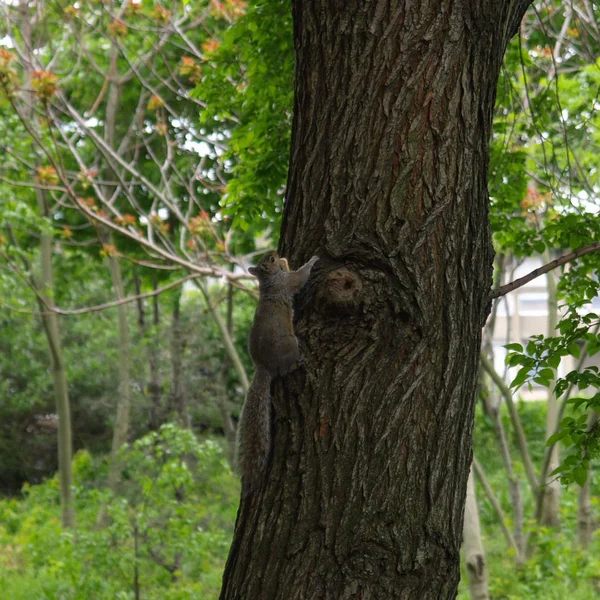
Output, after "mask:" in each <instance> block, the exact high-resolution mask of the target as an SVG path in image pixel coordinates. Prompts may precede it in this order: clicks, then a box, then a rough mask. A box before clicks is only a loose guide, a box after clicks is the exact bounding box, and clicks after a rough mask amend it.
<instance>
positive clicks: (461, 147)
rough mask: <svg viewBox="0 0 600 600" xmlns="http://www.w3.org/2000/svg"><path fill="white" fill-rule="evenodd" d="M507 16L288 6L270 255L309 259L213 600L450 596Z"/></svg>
mask: <svg viewBox="0 0 600 600" xmlns="http://www.w3.org/2000/svg"><path fill="white" fill-rule="evenodd" d="M526 5H527V3H526V2H523V3H520V2H511V1H510V0H505V1H503V2H496V1H494V2H492V1H491V0H489V1H488V0H483V1H482V2H478V3H464V2H454V1H450V0H441V1H440V2H436V3H435V4H431V3H423V2H421V3H414V2H402V1H399V2H392V3H390V2H388V1H384V0H370V1H369V2H362V1H360V2H358V1H356V0H346V1H345V2H331V1H330V0H293V2H292V6H293V14H294V27H295V31H294V41H295V50H296V63H295V64H296V80H295V93H296V95H295V105H294V124H293V131H292V149H291V161H290V172H289V178H288V186H287V197H286V203H285V206H284V215H283V224H282V232H281V238H280V248H279V249H280V251H281V252H280V254H282V255H283V256H286V257H288V258H289V260H290V264H291V266H293V267H297V266H299V265H301V264H303V263H304V262H305V261H306V260H308V258H309V257H310V256H311V255H313V254H318V255H319V256H320V258H321V260H320V261H319V262H318V263H317V265H316V267H315V269H313V274H312V275H311V278H310V280H309V282H308V284H307V285H306V286H305V288H304V289H303V291H302V293H301V294H300V296H299V298H298V302H297V311H296V317H297V323H296V332H297V334H298V337H299V339H300V347H301V351H302V354H303V358H304V366H303V367H302V368H301V369H299V370H297V371H295V372H294V373H292V374H290V375H289V376H286V377H284V378H283V379H281V378H278V379H276V381H275V382H274V385H273V392H274V393H273V408H274V410H273V416H274V418H273V426H272V428H273V435H272V439H273V451H272V457H271V458H270V459H269V461H268V466H267V473H266V476H265V478H264V479H263V481H262V482H261V484H260V485H259V486H258V487H257V489H256V490H255V491H254V492H253V493H249V494H246V495H244V496H243V497H242V499H241V506H240V510H239V513H238V519H237V523H236V530H235V534H234V540H233V544H232V548H231V551H230V555H229V559H228V561H227V565H226V568H225V573H224V577H223V588H222V591H221V598H222V600H233V599H241V598H244V600H255V599H259V598H260V599H269V600H280V599H281V600H282V599H284V598H285V600H299V599H307V598H319V599H320V600H330V599H331V600H333V599H335V600H347V599H355V598H361V599H362V600H375V599H380V598H403V599H413V598H414V599H419V600H430V599H436V600H441V599H446V598H455V597H456V592H457V586H458V580H459V567H460V545H461V540H462V532H463V515H464V503H465V494H466V486H467V479H468V474H469V468H470V464H471V458H472V451H471V434H472V426H473V415H474V407H475V390H476V384H477V372H478V359H479V351H480V345H481V329H482V327H483V325H484V322H485V319H486V317H487V314H488V311H489V306H490V302H489V299H490V284H491V280H492V257H493V250H492V246H491V238H490V228H489V219H488V203H489V198H488V193H487V179H486V178H487V168H488V142H489V136H490V131H491V122H492V114H493V106H494V98H495V90H496V84H497V79H498V73H499V69H500V65H501V61H502V57H503V54H504V50H505V47H506V44H507V42H508V38H509V37H510V35H512V33H514V31H515V29H516V27H517V25H518V22H519V21H520V17H521V15H522V11H523V10H524V8H525V6H526Z"/></svg>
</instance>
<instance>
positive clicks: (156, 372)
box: [147, 272, 162, 430]
mask: <svg viewBox="0 0 600 600" xmlns="http://www.w3.org/2000/svg"><path fill="white" fill-rule="evenodd" d="M157 288H158V279H157V277H156V272H153V273H152V289H153V290H156V289H157ZM159 327H160V310H159V304H158V296H154V297H153V298H152V332H151V338H152V339H148V340H147V341H148V346H147V348H148V376H149V381H148V392H149V394H150V423H149V427H150V429H152V430H156V429H158V428H159V427H160V423H161V413H162V386H161V383H160V360H159V350H160V344H159V343H158V341H159V339H160V331H159Z"/></svg>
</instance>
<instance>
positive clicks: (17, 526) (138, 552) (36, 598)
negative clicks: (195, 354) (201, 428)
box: [0, 424, 238, 600]
mask: <svg viewBox="0 0 600 600" xmlns="http://www.w3.org/2000/svg"><path fill="white" fill-rule="evenodd" d="M74 462H75V464H74V467H75V503H76V507H75V509H76V515H77V524H76V527H75V528H73V529H72V530H69V531H63V530H62V528H61V525H60V506H59V494H58V485H57V481H56V479H51V480H48V481H46V482H45V483H43V484H41V485H36V486H26V487H25V489H24V496H25V497H24V499H23V500H16V499H9V500H4V501H2V502H0V523H1V525H0V546H1V547H2V552H1V554H0V589H2V590H3V597H4V598H11V600H21V599H22V600H26V599H27V600H32V599H33V600H59V599H60V600H90V599H94V600H104V599H106V600H109V599H110V600H114V599H122V600H126V599H127V600H128V599H130V598H131V599H132V598H134V597H135V589H136V586H138V589H139V590H140V596H141V597H142V598H144V599H146V600H154V599H156V600H159V599H160V600H162V599H167V600H183V599H192V598H206V599H209V598H216V597H217V596H218V592H219V588H220V582H221V574H222V570H223V565H224V562H225V559H226V557H227V552H228V549H229V545H230V540H231V535H232V529H233V523H234V520H235V510H236V508H237V496H238V483H237V480H236V478H235V477H234V476H233V475H232V473H231V471H230V469H229V466H228V464H227V462H226V460H225V456H224V452H223V450H222V448H221V446H220V445H219V444H218V443H217V442H215V441H213V440H205V441H203V442H199V441H198V440H197V439H196V438H195V437H194V435H193V434H192V433H191V432H189V431H187V430H182V429H179V428H178V427H176V426H174V425H170V424H169V425H164V426H163V427H162V428H161V429H160V430H159V431H157V432H154V433H151V434H149V435H147V436H145V437H143V438H141V439H140V440H138V441H137V442H135V443H134V444H132V445H131V446H128V447H125V448H124V449H123V452H122V456H121V467H122V473H123V483H122V486H121V489H120V490H119V494H118V495H112V494H110V492H108V491H107V490H106V489H102V488H97V487H95V481H94V479H90V478H94V477H96V476H98V474H99V472H98V468H97V467H96V466H95V463H94V460H93V459H92V457H91V456H90V455H89V454H88V453H86V452H80V453H78V454H77V456H76V458H75V461H74ZM104 504H106V507H107V513H108V515H109V517H110V518H109V525H108V526H107V527H105V528H98V527H97V526H96V519H97V516H98V514H99V511H100V508H101V506H103V505H104Z"/></svg>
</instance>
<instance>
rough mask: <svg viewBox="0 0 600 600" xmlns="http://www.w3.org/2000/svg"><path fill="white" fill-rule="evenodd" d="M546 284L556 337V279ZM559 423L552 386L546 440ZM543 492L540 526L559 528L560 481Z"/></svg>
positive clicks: (554, 462) (555, 460)
mask: <svg viewBox="0 0 600 600" xmlns="http://www.w3.org/2000/svg"><path fill="white" fill-rule="evenodd" d="M543 256H544V262H550V255H549V254H548V253H547V252H546V253H544V255H543ZM546 281H547V284H548V331H547V336H548V337H553V336H555V335H556V325H557V323H558V299H557V294H556V279H555V276H554V274H553V273H552V272H550V273H547V274H546ZM558 421H559V408H558V398H557V397H556V393H555V391H554V386H552V387H551V388H550V389H549V390H548V404H547V414H546V439H548V438H549V437H550V436H551V435H552V434H553V433H554V432H555V431H556V428H557V426H558ZM558 448H559V447H558V444H555V445H554V447H553V448H552V452H551V454H550V462H549V465H548V470H547V472H548V473H552V472H553V471H554V470H555V469H556V468H557V467H558V465H559V455H558ZM542 483H545V484H546V485H545V486H544V491H543V494H544V496H543V504H542V512H541V516H540V524H541V525H545V526H547V527H559V526H560V481H559V480H558V478H557V477H552V476H550V477H548V478H547V479H546V481H545V482H542Z"/></svg>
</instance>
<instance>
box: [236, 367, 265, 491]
mask: <svg viewBox="0 0 600 600" xmlns="http://www.w3.org/2000/svg"><path fill="white" fill-rule="evenodd" d="M270 449H271V373H270V372H269V370H268V369H265V368H264V367H260V366H257V367H256V372H255V374H254V379H253V380H252V383H251V384H250V388H249V390H248V395H247V397H246V402H245V403H244V408H243V409H242V413H241V415H240V420H239V422H238V427H237V444H236V450H237V456H236V465H237V469H238V471H239V473H240V475H241V476H242V490H243V493H247V492H249V491H250V490H251V489H252V488H254V486H255V485H256V484H257V483H258V482H259V481H260V479H261V477H262V476H263V474H264V471H265V468H266V466H267V459H268V458H269V451H270Z"/></svg>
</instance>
